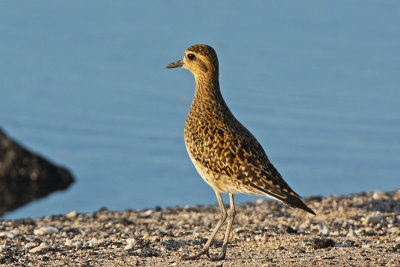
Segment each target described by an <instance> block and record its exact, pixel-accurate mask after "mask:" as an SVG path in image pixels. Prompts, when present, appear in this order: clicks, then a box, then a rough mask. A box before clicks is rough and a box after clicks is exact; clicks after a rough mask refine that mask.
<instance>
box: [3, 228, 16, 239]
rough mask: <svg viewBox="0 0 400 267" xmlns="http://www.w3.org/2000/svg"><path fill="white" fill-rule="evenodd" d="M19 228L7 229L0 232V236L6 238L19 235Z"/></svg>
mask: <svg viewBox="0 0 400 267" xmlns="http://www.w3.org/2000/svg"><path fill="white" fill-rule="evenodd" d="M19 234H20V233H19V230H18V229H14V230H11V231H7V232H0V237H3V236H5V237H8V238H14V237H16V236H19Z"/></svg>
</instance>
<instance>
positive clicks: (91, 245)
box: [88, 237, 99, 247]
mask: <svg viewBox="0 0 400 267" xmlns="http://www.w3.org/2000/svg"><path fill="white" fill-rule="evenodd" d="M98 243H99V240H98V239H97V238H96V237H93V238H92V239H90V240H89V242H88V246H89V247H95V246H97V244H98Z"/></svg>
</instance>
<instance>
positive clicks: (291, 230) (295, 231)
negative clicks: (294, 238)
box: [285, 226, 297, 234]
mask: <svg viewBox="0 0 400 267" xmlns="http://www.w3.org/2000/svg"><path fill="white" fill-rule="evenodd" d="M285 231H286V233H288V234H296V233H297V230H296V229H293V228H292V227H290V226H286V227H285Z"/></svg>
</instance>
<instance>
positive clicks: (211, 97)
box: [189, 74, 229, 118]
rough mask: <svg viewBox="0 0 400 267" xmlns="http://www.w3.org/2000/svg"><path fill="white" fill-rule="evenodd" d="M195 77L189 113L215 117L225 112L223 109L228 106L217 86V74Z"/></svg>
mask: <svg viewBox="0 0 400 267" xmlns="http://www.w3.org/2000/svg"><path fill="white" fill-rule="evenodd" d="M195 78H196V91H195V93H194V97H193V102H192V106H191V107H190V113H189V115H192V116H200V115H201V116H202V117H203V116H207V117H208V116H210V117H214V118H216V117H219V116H223V114H226V112H224V111H225V110H226V109H228V107H227V105H226V103H225V101H224V99H223V97H222V94H221V91H220V88H219V81H218V75H215V74H214V75H209V76H207V75H203V76H200V77H195ZM228 110H229V109H228Z"/></svg>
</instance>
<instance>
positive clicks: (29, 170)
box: [0, 129, 74, 216]
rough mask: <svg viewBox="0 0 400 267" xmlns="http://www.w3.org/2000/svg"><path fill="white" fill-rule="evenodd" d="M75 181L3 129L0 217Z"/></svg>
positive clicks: (67, 172) (0, 146)
mask: <svg viewBox="0 0 400 267" xmlns="http://www.w3.org/2000/svg"><path fill="white" fill-rule="evenodd" d="M73 181H74V178H73V177H72V175H71V174H70V172H69V171H68V170H66V169H65V168H62V167H58V166H55V165H54V164H52V163H50V162H49V161H47V160H46V159H44V158H43V157H41V156H39V155H36V154H33V153H32V152H30V151H28V150H26V149H25V148H23V147H21V146H20V145H19V144H18V143H17V142H15V141H13V140H11V139H9V138H8V137H7V136H6V134H5V133H4V132H3V131H2V130H1V129H0V216H2V215H3V214H4V213H5V212H7V211H11V210H14V209H16V208H18V207H21V206H23V205H25V204H27V203H29V202H31V201H33V200H35V199H39V198H43V197H45V196H47V195H48V194H50V193H51V192H54V191H57V190H64V189H66V188H68V187H69V186H70V185H71V184H72V183H73Z"/></svg>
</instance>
